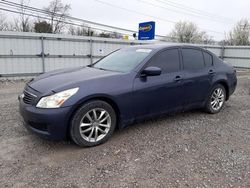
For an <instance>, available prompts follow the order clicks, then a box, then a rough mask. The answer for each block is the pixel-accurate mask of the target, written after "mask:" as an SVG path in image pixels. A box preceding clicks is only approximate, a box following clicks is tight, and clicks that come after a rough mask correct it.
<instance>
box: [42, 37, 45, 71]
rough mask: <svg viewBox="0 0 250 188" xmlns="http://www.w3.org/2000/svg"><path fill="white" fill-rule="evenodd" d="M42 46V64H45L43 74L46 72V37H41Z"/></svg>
mask: <svg viewBox="0 0 250 188" xmlns="http://www.w3.org/2000/svg"><path fill="white" fill-rule="evenodd" d="M41 44H42V52H41V55H42V64H43V73H44V72H45V55H44V37H43V36H41Z"/></svg>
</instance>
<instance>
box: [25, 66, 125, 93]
mask: <svg viewBox="0 0 250 188" xmlns="http://www.w3.org/2000/svg"><path fill="white" fill-rule="evenodd" d="M116 74H121V73H119V72H113V71H108V70H100V69H96V68H91V67H78V68H69V69H60V70H56V71H51V72H48V73H44V74H41V75H40V76H38V77H36V78H35V79H34V80H32V81H31V82H30V83H28V86H29V87H31V88H32V89H34V90H36V91H37V92H39V93H42V94H44V93H50V92H58V91H61V90H63V89H70V88H73V87H77V86H79V85H80V84H81V83H82V82H84V81H88V80H94V79H100V78H103V77H108V76H113V75H116Z"/></svg>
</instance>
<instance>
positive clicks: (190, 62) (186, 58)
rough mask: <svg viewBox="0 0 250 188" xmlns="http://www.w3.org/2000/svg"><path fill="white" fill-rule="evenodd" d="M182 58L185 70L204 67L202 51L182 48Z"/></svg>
mask: <svg viewBox="0 0 250 188" xmlns="http://www.w3.org/2000/svg"><path fill="white" fill-rule="evenodd" d="M182 58H183V63H184V69H185V70H199V69H202V68H204V67H205V65H204V58H203V54H202V51H200V50H196V49H191V48H184V49H182Z"/></svg>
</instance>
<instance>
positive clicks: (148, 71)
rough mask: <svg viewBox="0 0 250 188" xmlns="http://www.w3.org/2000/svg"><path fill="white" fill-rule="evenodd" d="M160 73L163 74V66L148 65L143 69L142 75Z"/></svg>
mask: <svg viewBox="0 0 250 188" xmlns="http://www.w3.org/2000/svg"><path fill="white" fill-rule="evenodd" d="M160 74H161V68H159V67H147V68H145V69H144V70H143V71H142V73H141V76H158V75H160Z"/></svg>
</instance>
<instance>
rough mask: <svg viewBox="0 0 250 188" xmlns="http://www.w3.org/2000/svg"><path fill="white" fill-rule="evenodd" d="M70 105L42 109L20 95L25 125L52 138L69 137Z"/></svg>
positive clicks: (20, 109) (40, 134) (39, 133)
mask: <svg viewBox="0 0 250 188" xmlns="http://www.w3.org/2000/svg"><path fill="white" fill-rule="evenodd" d="M70 109H71V108H70V107H64V108H56V109H41V108H36V107H35V106H32V105H27V104H25V103H24V102H23V100H22V98H20V97H19V111H20V114H21V116H22V117H23V120H24V125H25V127H26V128H27V129H28V130H30V131H32V132H34V133H36V134H38V135H39V136H41V137H43V138H47V139H51V140H63V139H66V138H67V130H68V125H69V123H70V122H69V119H70V114H71V111H70Z"/></svg>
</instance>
